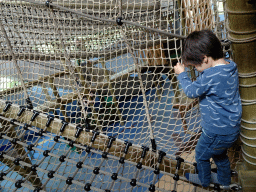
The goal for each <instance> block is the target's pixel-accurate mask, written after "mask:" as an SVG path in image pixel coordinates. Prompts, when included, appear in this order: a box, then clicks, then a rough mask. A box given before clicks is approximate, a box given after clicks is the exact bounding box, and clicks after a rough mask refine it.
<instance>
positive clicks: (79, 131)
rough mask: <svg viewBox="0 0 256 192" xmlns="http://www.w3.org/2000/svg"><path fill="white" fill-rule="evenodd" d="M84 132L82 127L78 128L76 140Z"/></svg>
mask: <svg viewBox="0 0 256 192" xmlns="http://www.w3.org/2000/svg"><path fill="white" fill-rule="evenodd" d="M82 131H83V128H82V127H80V125H78V126H76V134H75V138H78V137H79V135H80V134H81V132H82Z"/></svg>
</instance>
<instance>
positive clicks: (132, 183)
mask: <svg viewBox="0 0 256 192" xmlns="http://www.w3.org/2000/svg"><path fill="white" fill-rule="evenodd" d="M130 184H131V186H133V187H134V186H136V179H132V180H131V182H130Z"/></svg>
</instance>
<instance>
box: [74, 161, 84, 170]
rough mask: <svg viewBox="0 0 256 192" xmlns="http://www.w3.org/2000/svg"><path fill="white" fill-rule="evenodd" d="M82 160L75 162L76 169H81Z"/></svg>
mask: <svg viewBox="0 0 256 192" xmlns="http://www.w3.org/2000/svg"><path fill="white" fill-rule="evenodd" d="M82 165H83V162H82V161H79V162H77V164H76V167H77V168H78V169H81V168H82V167H83V166H82Z"/></svg>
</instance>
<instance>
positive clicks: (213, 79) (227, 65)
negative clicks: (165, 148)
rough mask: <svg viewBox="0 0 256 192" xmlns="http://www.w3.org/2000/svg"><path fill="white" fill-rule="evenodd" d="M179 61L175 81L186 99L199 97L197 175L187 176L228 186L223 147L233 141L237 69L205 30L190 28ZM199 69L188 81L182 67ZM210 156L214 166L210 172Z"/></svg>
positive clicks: (227, 164)
mask: <svg viewBox="0 0 256 192" xmlns="http://www.w3.org/2000/svg"><path fill="white" fill-rule="evenodd" d="M182 60H183V63H184V64H181V63H178V64H177V65H176V66H175V67H174V71H175V73H176V74H177V75H178V80H179V82H180V84H181V86H182V88H183V90H184V92H185V94H186V95H187V96H188V97H189V98H199V106H200V112H201V118H202V119H201V126H202V134H201V136H200V138H199V140H198V143H197V146H196V149H195V159H196V162H197V170H198V174H186V175H185V176H186V177H187V179H188V180H189V181H191V182H193V183H195V184H199V185H202V186H203V187H207V186H209V184H210V183H218V184H221V185H225V186H226V185H230V182H231V170H230V162H229V159H228V156H227V149H228V148H230V147H231V146H232V144H233V143H234V142H235V141H236V140H237V138H238V135H239V126H240V122H241V114H242V106H241V100H240V95H239V85H238V71H237V66H236V64H235V63H234V62H233V61H230V60H226V59H224V58H223V51H222V47H221V43H220V41H219V40H218V38H217V37H216V36H215V35H214V33H213V32H211V31H209V30H202V31H194V32H192V33H191V34H190V35H189V36H188V37H187V38H186V39H185V42H184V45H183V53H182ZM189 65H192V66H194V67H195V68H196V69H197V71H199V72H200V75H199V77H198V78H197V80H196V81H194V82H192V81H191V80H190V78H189V77H188V75H187V73H186V72H185V66H189ZM210 158H212V159H213V160H214V162H215V164H216V165H217V174H216V173H211V165H210Z"/></svg>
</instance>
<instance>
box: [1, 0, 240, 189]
mask: <svg viewBox="0 0 256 192" xmlns="http://www.w3.org/2000/svg"><path fill="white" fill-rule="evenodd" d="M0 6H1V13H0V27H1V33H0V42H1V47H0V49H1V50H0V53H1V54H0V78H1V81H0V97H1V98H0V99H1V102H0V112H1V116H0V123H1V124H0V128H1V139H0V145H1V148H0V149H1V150H0V151H1V155H0V158H1V164H0V165H1V170H2V172H1V175H0V180H2V181H1V187H2V190H3V191H10V190H14V191H16V190H18V191H33V190H38V191H39V189H40V188H41V189H42V190H45V191H82V190H84V187H85V185H86V184H88V185H89V184H90V187H91V190H92V191H105V190H110V191H147V190H148V188H149V187H150V184H153V185H154V186H155V187H156V191H168V190H177V191H192V190H195V187H194V186H192V185H190V184H189V183H186V182H182V181H180V180H179V181H178V182H176V181H175V180H173V178H172V177H173V176H174V175H173V173H171V171H170V170H171V168H170V167H172V166H171V163H170V162H171V159H175V156H180V157H182V158H183V159H185V163H184V164H182V166H181V171H180V178H181V179H182V178H183V174H184V173H185V172H193V171H194V169H193V167H192V163H193V162H194V153H193V150H194V148H195V145H196V142H197V140H198V138H199V136H200V112H199V110H198V109H199V108H198V102H197V100H192V99H189V98H187V97H186V96H185V95H184V93H183V91H182V89H181V87H180V86H179V83H178V81H177V77H176V76H175V74H174V72H173V66H174V65H175V64H176V63H177V62H179V61H180V54H181V51H182V47H181V45H182V39H184V38H185V36H186V35H187V34H188V33H190V32H192V31H193V30H200V29H204V28H208V29H211V30H213V31H214V32H215V33H216V34H217V36H218V37H219V38H220V39H221V40H225V39H226V33H227V32H226V29H225V25H224V24H225V23H224V17H225V14H224V9H223V8H224V6H223V3H222V1H218V0H96V1H89V0H54V1H51V2H46V1H44V0H37V1H30V0H24V1H15V0H13V1H11V0H9V1H4V0H3V1H1V4H0ZM223 45H225V46H224V47H223V49H224V51H225V53H226V56H227V57H231V50H230V47H229V43H228V42H226V41H223ZM187 70H188V73H189V75H190V77H191V78H192V79H195V78H196V76H197V75H198V74H197V72H196V71H194V69H193V68H190V69H187ZM5 101H10V102H12V105H11V107H10V108H8V110H4V108H5V107H6V105H8V104H6V103H5ZM20 106H25V107H27V108H26V109H24V110H25V112H22V113H21V115H20V116H19V115H17V114H18V112H19V111H20V110H21V111H22V110H23V108H22V107H21V108H20ZM32 107H33V108H32ZM33 111H34V114H37V112H39V113H40V114H39V115H38V116H36V117H35V119H34V120H31V117H32V116H33ZM51 118H52V119H53V118H54V119H53V121H51V120H49V119H51ZM47 121H49V125H47V123H46V122H47ZM65 123H67V124H68V125H67V127H68V128H67V129H66V130H65V131H60V130H61V127H62V126H63V124H65ZM64 128H65V126H64ZM40 130H44V131H43V132H42V131H40ZM77 130H81V131H77ZM85 130H86V131H85ZM95 131H96V132H95ZM98 133H99V135H97V134H98ZM76 134H77V135H76ZM93 136H95V138H96V140H95V142H94V141H93V140H91V138H92V137H93ZM97 136H98V137H97ZM108 137H109V138H108ZM110 140H113V144H112V142H110ZM72 141H73V142H72ZM125 141H128V142H131V143H132V146H131V147H130V148H129V150H130V151H128V152H127V153H125V152H124V149H125V147H126V146H128V144H127V143H125ZM108 143H109V145H110V146H108ZM152 143H153V145H152ZM154 143H155V144H156V149H155V145H154ZM31 144H32V145H33V146H32V145H31ZM29 146H30V147H31V148H29ZM113 146H114V148H115V149H114V150H112V148H113ZM141 146H144V148H143V149H141ZM88 147H89V149H90V152H89V151H88V150H89V149H88ZM145 147H148V148H149V151H147V150H145ZM86 149H87V152H86ZM46 150H49V154H48V153H47V152H46V153H45V154H44V152H45V151H46ZM143 150H145V152H147V153H149V154H150V155H147V156H146V157H141V153H143ZM154 151H156V152H154ZM159 151H163V152H165V153H166V156H164V155H163V156H164V160H163V161H158V160H159V157H161V155H159V154H162V153H161V152H160V153H159ZM104 152H105V154H108V158H102V155H103V156H104ZM110 153H111V155H110ZM128 156H129V157H128ZM61 157H62V158H61ZM119 157H124V158H125V159H126V160H127V161H126V163H124V164H123V163H121V162H120V161H119V160H120V158H119ZM231 159H232V161H236V160H237V159H235V158H231ZM78 162H82V164H83V166H82V167H81V166H79V165H77V163H78ZM138 162H141V163H142V164H143V166H142V167H141V168H138V167H140V166H138V164H137V163H138ZM166 162H169V164H167V163H166ZM32 165H37V166H36V168H35V169H33V168H32ZM189 165H191V166H189ZM136 166H137V167H136ZM97 167H98V169H99V172H97ZM31 168H32V171H31ZM157 168H160V169H161V171H160V173H159V174H156V173H154V170H155V169H157ZM51 173H52V174H51ZM113 173H117V175H118V179H115V176H113ZM68 178H69V179H68ZM131 179H136V182H137V183H136V184H137V185H136V186H133V185H132V184H130V182H131ZM184 179H185V178H183V180H184ZM174 184H175V185H174ZM87 187H88V186H87ZM199 190H203V189H198V191H199Z"/></svg>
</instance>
